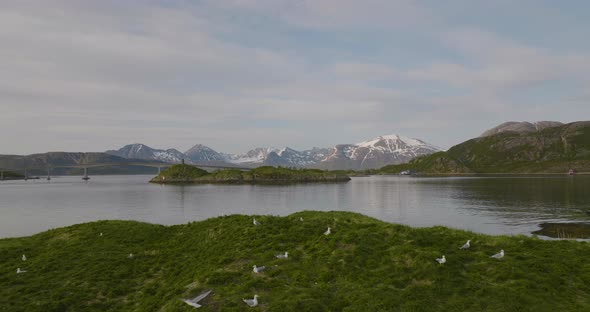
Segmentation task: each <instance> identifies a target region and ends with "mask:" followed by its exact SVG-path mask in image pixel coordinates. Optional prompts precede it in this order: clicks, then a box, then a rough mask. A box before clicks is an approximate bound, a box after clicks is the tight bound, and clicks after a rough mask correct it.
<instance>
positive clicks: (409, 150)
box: [107, 134, 440, 170]
mask: <svg viewBox="0 0 590 312" xmlns="http://www.w3.org/2000/svg"><path fill="white" fill-rule="evenodd" d="M437 151H440V149H439V148H438V147H436V146H434V145H431V144H428V143H425V142H424V141H421V140H418V139H411V138H407V137H403V136H399V135H396V134H392V135H385V136H380V137H378V138H375V139H372V140H368V141H364V142H360V143H357V144H339V145H336V146H334V147H333V148H318V147H314V148H312V149H310V150H304V151H297V150H294V149H292V148H289V147H285V148H282V149H278V148H274V147H258V148H255V149H253V150H250V151H248V152H247V153H244V154H224V153H218V152H216V151H215V150H213V149H211V148H209V147H207V146H205V145H201V144H197V145H195V146H193V147H192V148H191V149H189V150H188V151H186V152H185V153H181V152H179V151H178V150H175V149H168V150H157V149H153V148H150V147H149V146H146V145H143V144H131V145H126V146H124V147H123V148H121V149H119V150H117V151H107V153H108V154H111V155H115V156H120V157H124V158H135V159H146V160H159V161H165V162H170V163H179V162H181V161H182V159H185V161H186V162H187V163H192V164H203V165H204V164H208V165H212V164H213V165H220V166H238V167H257V166H283V167H299V168H321V169H354V170H363V169H373V168H380V167H383V166H385V165H389V164H399V163H404V162H407V161H409V160H411V159H412V158H414V157H417V156H421V155H426V154H431V153H434V152H437Z"/></svg>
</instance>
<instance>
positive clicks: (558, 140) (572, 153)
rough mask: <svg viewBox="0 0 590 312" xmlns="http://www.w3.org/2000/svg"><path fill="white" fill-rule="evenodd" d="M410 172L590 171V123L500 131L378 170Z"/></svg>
mask: <svg viewBox="0 0 590 312" xmlns="http://www.w3.org/2000/svg"><path fill="white" fill-rule="evenodd" d="M407 169H413V170H416V171H419V172H422V173H449V174H456V173H566V172H568V170H569V169H574V170H577V171H579V172H581V171H585V172H590V121H580V122H573V123H569V124H564V125H561V126H554V127H546V128H544V129H541V130H538V131H533V132H531V131H525V132H520V133H519V132H514V131H503V132H500V133H497V134H493V135H488V136H484V137H478V138H475V139H471V140H468V141H466V142H463V143H461V144H458V145H455V146H453V147H451V148H450V149H449V150H448V151H447V152H440V153H435V154H432V155H429V156H424V157H419V158H416V159H414V160H412V161H410V162H409V163H406V164H402V165H398V166H386V167H384V168H382V169H381V170H380V171H381V172H384V173H395V172H400V171H402V170H407Z"/></svg>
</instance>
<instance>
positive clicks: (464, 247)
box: [459, 239, 471, 249]
mask: <svg viewBox="0 0 590 312" xmlns="http://www.w3.org/2000/svg"><path fill="white" fill-rule="evenodd" d="M470 242H471V240H470V239H468V240H467V243H465V245H463V246H461V248H459V249H468V248H469V247H471V245H470V244H469V243H470Z"/></svg>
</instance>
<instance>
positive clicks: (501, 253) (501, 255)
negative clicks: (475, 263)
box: [490, 249, 504, 259]
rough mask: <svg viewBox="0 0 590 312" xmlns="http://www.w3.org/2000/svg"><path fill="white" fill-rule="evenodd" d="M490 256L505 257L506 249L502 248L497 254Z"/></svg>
mask: <svg viewBox="0 0 590 312" xmlns="http://www.w3.org/2000/svg"><path fill="white" fill-rule="evenodd" d="M490 258H496V259H501V258H504V249H502V250H500V252H499V253H497V254H495V255H493V256H490Z"/></svg>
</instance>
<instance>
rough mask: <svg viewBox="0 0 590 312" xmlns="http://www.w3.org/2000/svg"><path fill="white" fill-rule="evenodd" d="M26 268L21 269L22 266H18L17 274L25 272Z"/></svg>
mask: <svg viewBox="0 0 590 312" xmlns="http://www.w3.org/2000/svg"><path fill="white" fill-rule="evenodd" d="M25 272H26V271H25V270H21V269H20V268H16V274H20V273H25Z"/></svg>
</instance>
